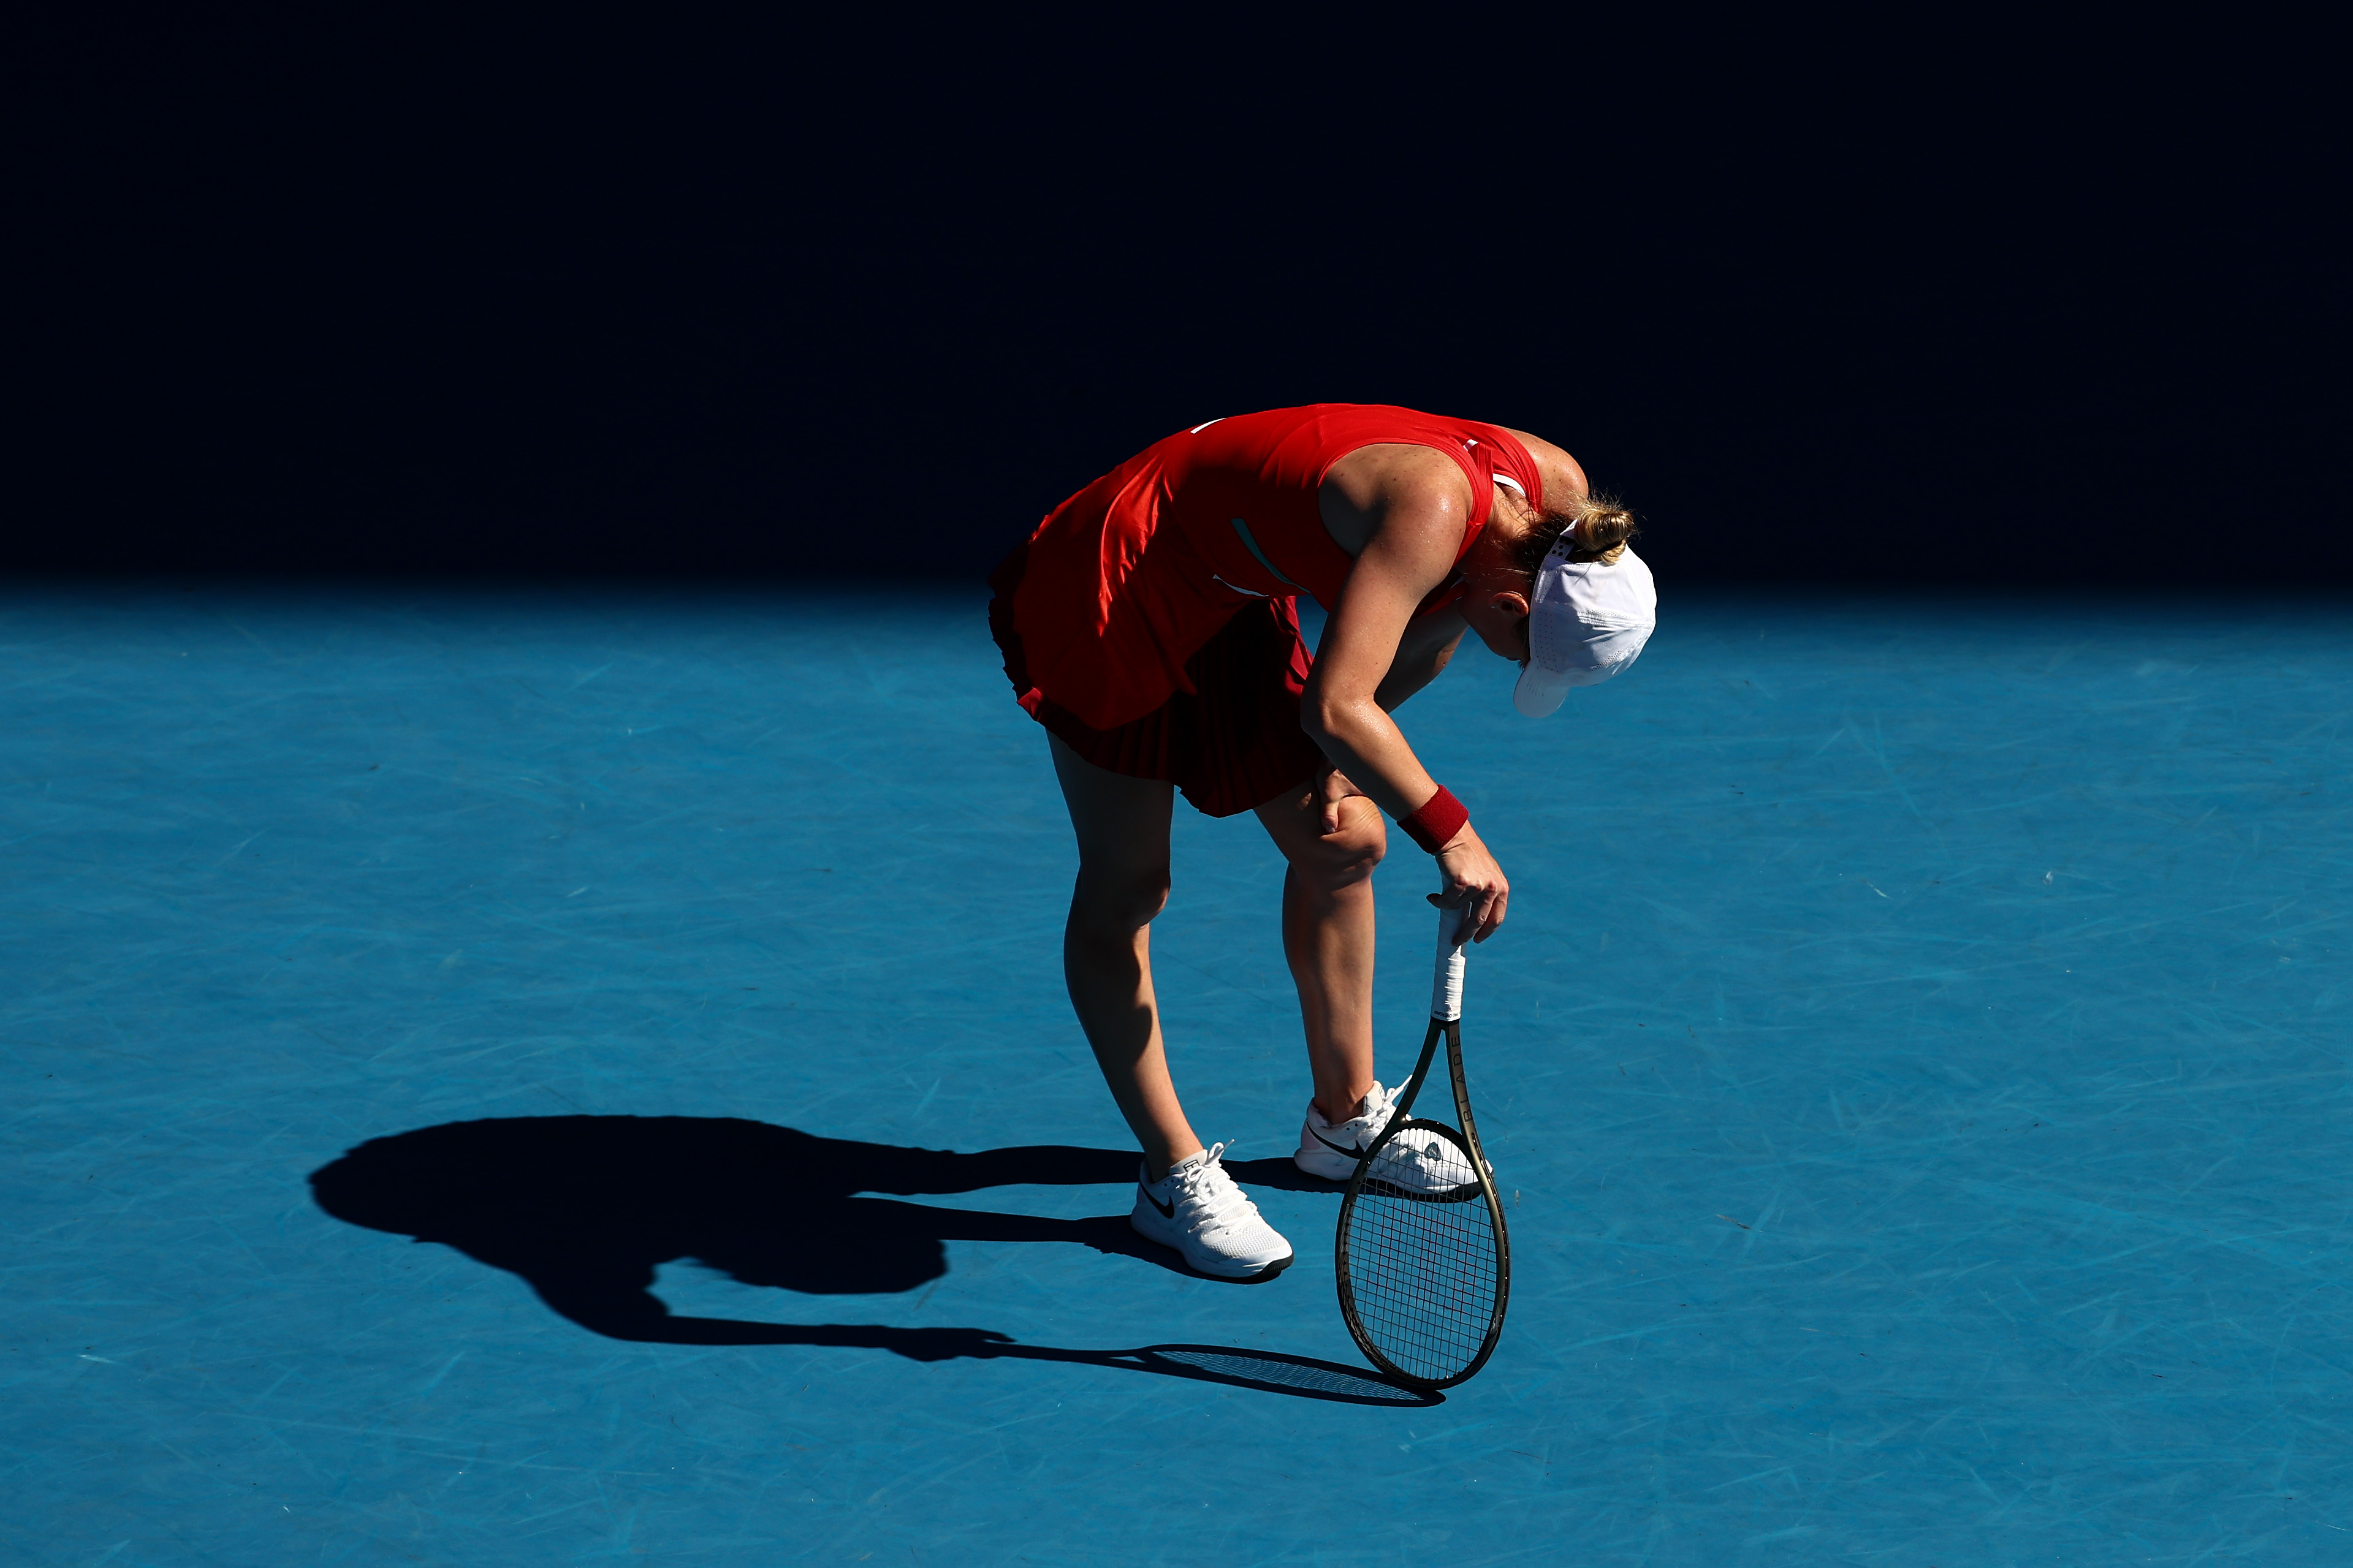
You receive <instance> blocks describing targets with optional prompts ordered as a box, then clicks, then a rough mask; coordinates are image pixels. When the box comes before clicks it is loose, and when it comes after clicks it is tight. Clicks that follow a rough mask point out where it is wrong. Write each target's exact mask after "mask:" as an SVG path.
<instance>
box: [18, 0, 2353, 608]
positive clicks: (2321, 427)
mask: <svg viewBox="0 0 2353 1568" xmlns="http://www.w3.org/2000/svg"><path fill="white" fill-rule="evenodd" d="M2164 26H2168V25H2164V24H2155V23H2151V22H2149V21H2147V19H2136V21H2135V22H2134V23H2133V25H2132V27H2131V28H2130V29H2129V30H2121V29H2118V30H2108V29H2102V28H2099V27H2095V26H2091V25H2088V24H2087V25H2084V27H2082V28H2081V29H2080V30H2077V31H2073V32H2070V31H2065V30H2063V29H2059V28H2054V27H2053V26H2051V25H2049V24H2045V23H2037V24H2035V26H2033V28H2031V29H2026V30H2003V29H2001V28H2000V27H1998V26H1995V25H1993V24H1990V23H1989V22H1987V21H1986V20H1985V19H1983V18H1979V17H1972V18H1969V19H1966V20H1964V19H1961V18H1959V17H1957V16H1956V18H1955V19H1953V20H1951V21H1948V22H1936V21H1934V20H1931V21H1926V22H1923V21H1920V20H1917V19H1907V20H1906V21H1905V22H1904V23H1902V24H1898V25H1895V26H1887V25H1880V24H1874V25H1873V29H1872V30H1857V29H1852V28H1845V29H1839V30H1830V29H1825V28H1817V29H1816V30H1814V31H1812V32H1803V31H1793V30H1791V29H1790V28H1789V27H1788V26H1785V25H1783V24H1780V23H1778V22H1776V23H1771V24H1766V23H1740V24H1736V25H1734V26H1733V27H1731V28H1723V27H1718V26H1715V25H1711V26H1710V27H1709V28H1707V29H1705V30H1702V29H1699V28H1696V27H1689V26H1683V27H1678V26H1673V25H1669V24H1661V25H1657V26H1652V27H1651V28H1650V29H1649V30H1646V31H1639V32H1637V31H1630V30H1627V29H1624V28H1620V29H1617V30H1611V29H1609V28H1599V29H1597V28H1592V27H1589V26H1586V25H1584V24H1583V23H1579V24H1577V26H1568V25H1567V24H1563V25H1560V26H1556V27H1554V28H1553V29H1551V30H1549V31H1541V30H1540V31H1526V30H1509V29H1505V28H1504V27H1503V26H1501V25H1500V24H1497V23H1493V22H1492V21H1490V22H1483V23H1482V22H1477V21H1457V22H1454V23H1451V24H1440V23H1438V22H1433V21H1430V20H1416V21H1412V22H1410V23H1409V22H1406V21H1403V20H1398V21H1396V22H1379V23H1368V22H1367V21H1366V19H1365V18H1364V17H1362V16H1348V15H1344V14H1341V13H1337V12H1335V13H1333V14H1331V15H1330V16H1309V15H1302V16H1297V17H1294V18H1293V19H1291V20H1289V21H1284V22H1272V21H1270V20H1268V19H1267V18H1265V17H1263V16H1255V15H1253V16H1247V17H1244V16H1229V17H1224V18H1222V19H1221V18H1219V17H1216V16H1207V15H1199V16H1188V17H1187V18H1186V19H1184V20H1183V22H1182V23H1181V24H1177V25H1166V24H1164V25H1159V26H1146V25H1145V24H1142V23H1125V22H1117V21H1110V20H1103V19H1100V18H1089V19H1087V20H1085V21H1083V22H1079V21H1068V20H1066V21H1058V22H1052V23H1048V22H1028V21H999V20H989V21H976V20H958V21H952V22H947V23H943V22H941V21H940V20H939V19H938V18H936V17H935V16H929V15H920V16H919V15H917V14H914V13H900V12H895V11H890V10H876V9H867V10H862V11H860V13H859V19H857V20H845V19H842V18H840V17H835V18H832V19H828V20H824V21H819V22H815V23H806V24H804V23H797V22H796V23H790V24H786V23H774V24H769V25H765V26H741V27H739V26H735V25H733V24H728V25H713V24H710V23H704V22H682V21H679V20H676V19H670V18H665V19H663V20H662V21H661V22H660V23H659V24H647V23H616V22H613V21H610V20H603V19H598V20H590V19H584V18H578V17H567V18H565V20H564V21H563V22H562V23H561V24H555V23H549V24H545V25H540V26H522V25H515V26H508V27H507V28H506V30H504V31H499V30H495V29H494V28H493V27H491V26H484V25H481V24H478V23H476V22H473V21H469V22H467V23H465V24H462V25H460V24H454V23H452V24H446V25H435V26H426V25H422V24H418V23H416V22H413V21H410V20H407V19H396V18H388V17H387V18H379V19H375V20H373V21H369V22H366V23H350V22H334V23H328V24H321V23H318V22H315V21H303V22H300V23H292V22H287V21H284V20H282V19H280V20H278V21H273V22H271V23H269V24H267V25H261V24H245V23H235V24H231V23H209V22H189V21H185V20H175V21H173V22H171V23H168V24H154V23H143V24H142V25H137V26H134V25H131V24H128V23H123V22H120V21H117V22H112V23H108V22H103V21H100V22H93V21H91V20H90V18H89V17H87V16H84V15H82V14H80V13H79V12H76V13H71V14H69V13H67V12H65V11H63V10H58V11H54V12H52V13H50V14H48V15H47V17H46V18H44V17H42V16H40V15H39V14H36V16H35V20H34V21H33V23H32V24H31V25H30V26H28V27H26V28H25V29H24V30H23V31H22V32H21V33H20V34H19V35H18V37H17V43H16V47H15V48H14V49H13V50H12V53H13V55H14V57H15V60H16V63H15V64H14V65H13V66H11V67H9V68H8V72H9V76H10V78H11V80H10V82H9V84H8V86H9V91H8V94H7V97H8V99H9V100H10V102H11V103H12V105H13V108H12V110H10V113H11V116H12V118H13V120H14V121H15V130H14V132H12V142H13V145H14V146H15V147H16V152H17V154H18V157H19V159H20V160H21V164H22V167H21V168H20V174H22V175H25V176H29V177H28V178H26V179H24V180H22V181H20V185H19V188H20V191H21V192H22V193H23V195H22V198H21V201H20V205H19V207H18V212H19V216H21V217H23V218H24V219H25V220H26V221H25V222H24V223H23V224H22V226H21V227H20V231H19V232H20V237H21V245H22V248H21V249H20V251H19V255H18V259H17V263H16V265H17V267H18V268H19V279H20V283H19V288H18V289H17V293H16V298H17V303H18V307H19V308H18V309H17V310H16V311H14V312H12V314H13V315H14V316H15V317H16V326H15V336H16V340H17V342H16V348H15V352H13V353H12V354H11V356H10V357H11V360H12V362H13V363H14V365H15V367H16V375H17V377H19V378H20V383H19V387H18V397H17V400H16V401H17V403H18V405H19V416H18V417H17V418H16V419H15V420H14V421H12V428H11V431H10V433H9V436H8V440H9V443H10V445H11V446H12V447H14V448H15V450H14V454H13V456H12V458H11V459H10V462H11V471H12V474H13V476H14V478H13V479H12V483H11V492H12V494H11V501H12V508H11V510H12V511H13V512H15V514H16V519H17V523H16V526H15V527H14V528H12V529H11V530H10V531H9V534H8V537H7V539H6V541H5V553H0V569H16V570H59V569H63V570H73V571H85V572H90V571H94V572H101V573H134V574H138V573H153V572H188V571H197V572H218V573H237V574H243V573H251V572H256V571H261V572H282V573H298V574H302V573H322V572H323V573H333V574H361V575H382V574H403V575H407V574H458V575H469V576H470V575H480V574H494V575H507V576H518V575H519V576H523V577H546V576H556V575H575V574H604V575H620V576H625V577H629V578H641V577H644V576H648V575H663V574H690V575H716V576H721V577H727V578H760V577H772V576H776V575H792V574H807V573H843V572H846V573H849V574H856V575H860V576H863V577H869V578H872V579H875V580H878V581H890V580H893V579H897V578H901V577H903V576H904V575H905V574H910V573H915V574H935V575H942V576H946V577H952V578H953V577H963V578H966V579H969V578H971V577H973V576H975V575H976V574H980V573H982V572H985V571H986V570H987V566H988V565H989V564H990V563H992V562H993V561H994V559H995V558H996V557H997V555H998V554H1000V553H1001V552H1002V551H1003V550H1004V549H1005V548H1006V547H1007V545H1008V543H1009V542H1012V541H1013V540H1015V539H1017V538H1018V537H1019V536H1020V535H1021V534H1022V533H1023V532H1024V531H1026V530H1027V529H1028V528H1029V526H1030V525H1031V524H1032V523H1034V521H1036V519H1037V517H1038V516H1039V514H1040V513H1041V512H1042V511H1044V510H1046V509H1047V508H1049V507H1050V506H1051V505H1052V504H1053V503H1054V502H1055V501H1056V500H1059V499H1060V497H1061V496H1063V495H1064V494H1066V493H1068V492H1069V491H1071V489H1075V488H1077V487H1078V486H1079V485H1081V484H1082V483H1083V482H1085V481H1086V480H1087V479H1090V478H1092V476H1093V475H1094V474H1096V473H1098V472H1100V471H1101V470H1103V468H1107V467H1108V466H1110V465H1111V464H1113V462H1115V461H1117V460H1118V459H1119V458H1122V457H1124V456H1125V455H1126V454H1127V453H1129V452H1131V451H1133V450H1134V449H1135V448H1137V447H1141V446H1143V445H1144V444H1145V443H1147V442H1149V441H1151V440H1153V439H1155V438H1157V437H1160V436H1162V435H1164V434H1166V433H1167V432H1168V431H1170V430H1172V429H1175V428H1176V427H1178V426H1184V425H1187V424H1191V423H1195V422H1198V421H1199V420H1202V419H1206V418H1208V417H1211V416H1218V415H1221V414H1228V413H1232V412H1237V411H1241V410H1247V409H1250V408H1256V407H1263V406H1271V405H1282V404H1287V403H1295V402H1304V401H1313V400H1317V399H1341V400H1362V401H1395V402H1401V403H1406V404H1411V405H1420V406H1426V407H1431V408H1437V409H1441V410H1445V411H1449V412H1454V413H1459V414H1462V415H1467V416H1479V417H1485V418H1492V419H1495V420H1499V421H1503V422H1506V423H1511V424H1515V425H1519V426H1525V427H1528V428H1532V429H1535V430H1536V431H1539V432H1542V433H1545V434H1546V435H1548V436H1550V437H1554V438H1556V439H1557V440H1559V441H1561V442H1562V443H1563V444H1565V445H1566V446H1567V447H1570V448H1571V449H1572V450H1573V451H1575V452H1576V453H1577V455H1578V456H1579V457H1580V458H1583V459H1584V460H1585V461H1586V463H1587V465H1588V468H1589V469H1590V470H1591V471H1592V473H1593V474H1594V475H1595V477H1596V478H1597V479H1599V481H1601V482H1603V483H1606V484H1609V485H1610V486H1612V487H1615V488H1616V489H1620V491H1622V492H1623V494H1624V495H1625V496H1626V498H1627V499H1628V500H1630V501H1631V502H1632V503H1633V504H1634V505H1635V506H1636V507H1637V508H1638V509H1639V510H1641V511H1642V512H1643V513H1644V514H1645V515H1646V517H1647V518H1648V520H1649V525H1650V529H1651V532H1650V536H1649V542H1648V544H1647V546H1646V549H1647V552H1648V553H1649V554H1650V556H1651V559H1652V560H1653V561H1654V562H1655V563H1657V564H1658V566H1659V567H1660V569H1661V571H1662V573H1664V574H1668V575H1669V576H1670V578H1671V580H1673V581H1680V582H1697V581H1704V580H1715V581H1725V582H1754V581H1759V580H1772V579H1812V578H1818V577H1823V576H1828V577H1832V578H1838V579H1843V580H1848V581H1855V582H1882V583H1900V582H1915V583H1917V582H1926V583H1936V584H1957V583H1989V584H2009V583H2017V582H2036V583H2076V584H2084V583H2126V582H2172V581H2179V580H2182V579H2183V578H2185V577H2189V578H2206V577H2209V576H2213V575H2221V576H2223V577H2227V578H2232V579H2235V580H2239V581H2245V582H2259V583H2261V582H2268V583H2309V582H2313V581H2316V580H2331V579H2334V580H2340V581H2341V580H2343V579H2345V578H2347V577H2348V574H2353V552H2348V549H2347V547H2346V546H2345V544H2344V543H2343V542H2342V539H2343V527H2342V524H2343V522H2344V519H2345V511H2346V508H2345V503H2344V500H2343V486H2342V484H2341V483H2340V482H2339V479H2338V470H2339V468H2341V456H2340V455H2341V453H2342V451H2343V447H2344V436H2343V431H2344V427H2345V416H2346V398H2345V393H2344V386H2343V379H2342V376H2341V374H2339V369H2338V367H2339V366H2341V364H2342V363H2343V359H2342V354H2341V352H2340V350H2339V349H2338V347H2337V344H2338V343H2339V342H2340V341H2341V337H2342V326H2343V308H2342V305H2341V302H2340V300H2341V290H2340V289H2337V288H2336V287H2335V284H2336V281H2337V279H2339V278H2341V276H2342V274H2343V263H2342V246H2341V241H2342V230H2343V218H2342V216H2341V215H2342V211H2343V203H2342V201H2341V200H2340V199H2339V195H2338V194H2339V193H2340V192H2341V189H2342V178H2341V169H2340V168H2339V166H2338V163H2337V157H2336V153H2335V152H2334V148H2335V147H2336V146H2337V144H2339V142H2340V141H2341V137H2340V134H2339V132H2340V131H2341V125H2340V124H2339V122H2338V119H2337V113H2336V111H2334V110H2329V111H2326V112H2325V111H2324V100H2323V97H2322V92H2323V88H2324V85H2325V84H2324V83H2323V82H2322V81H2321V80H2320V79H2319V77H2318V74H2317V71H2318V68H2317V66H2316V64H2313V63H2307V62H2314V61H2316V60H2317V58H2320V57H2321V56H2322V55H2323V54H2324V53H2325V52H2326V51H2325V50H2324V49H2323V48H2322V47H2321V44H2322V42H2323V40H2320V39H2318V38H2316V37H2300V36H2298V35H2296V34H2295V33H2293V32H2291V31H2287V30H2285V29H2284V27H2283V26H2281V24H2278V23H2276V22H2272V23H2263V24H2260V25H2259V24H2255V23H2252V22H2248V23H2240V24H2234V25H2231V26H2228V27H2227V28H2226V29H2223V30H2217V29H2216V28H2215V27H2212V26H2207V27H2204V28H2198V27H2191V26H2186V25H2172V26H2171V30H2169V31H2168V30H2161V29H2162V28H2163V27H2164ZM2259 26H2260V27H2263V28H2270V29H2272V30H2270V31H2261V30H2258V29H2259Z"/></svg>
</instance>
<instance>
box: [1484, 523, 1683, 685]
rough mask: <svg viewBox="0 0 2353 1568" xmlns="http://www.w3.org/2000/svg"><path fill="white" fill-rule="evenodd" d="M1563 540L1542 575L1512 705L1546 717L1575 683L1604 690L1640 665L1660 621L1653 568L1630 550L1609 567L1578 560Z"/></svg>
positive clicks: (1566, 540) (1531, 607) (1566, 541)
mask: <svg viewBox="0 0 2353 1568" xmlns="http://www.w3.org/2000/svg"><path fill="white" fill-rule="evenodd" d="M1568 550H1569V541H1568V539H1567V536H1566V535H1563V536H1562V538H1561V541H1560V542H1559V543H1557V544H1555V545H1554V546H1553V547H1552V553H1551V554H1549V555H1546V557H1545V563H1544V569H1543V570H1542V571H1540V572H1538V573H1537V574H1536V594H1535V602H1534V603H1533V604H1532V605H1530V607H1529V610H1528V655H1529V658H1528V662H1527V665H1526V667H1525V668H1523V669H1522V670H1521V671H1520V683H1519V685H1517V686H1516V687H1514V688H1513V689H1512V706H1513V707H1514V708H1517V709H1518V710H1520V711H1521V712H1523V713H1525V714H1526V715H1527V716H1528V717H1529V718H1531V719H1541V718H1543V717H1544V716H1545V715H1546V714H1547V713H1549V712H1551V711H1552V710H1554V709H1556V708H1557V707H1559V706H1560V702H1561V699H1562V698H1564V697H1567V695H1568V689H1569V688H1570V687H1572V686H1599V684H1600V683H1601V682H1603V681H1605V680H1607V679H1609V678H1610V677H1611V676H1613V675H1615V674H1617V673H1618V672H1619V671H1620V670H1621V669H1623V668H1626V667H1627V666H1628V665H1630V664H1631V663H1633V662H1634V656H1635V655H1636V654H1639V653H1641V651H1642V645H1643V644H1644V643H1646V642H1648V641H1650V640H1651V628H1652V627H1654V626H1657V625H1658V624H1659V590H1658V586H1657V584H1654V583H1652V582H1651V569H1650V567H1648V566H1646V565H1644V564H1643V563H1642V558H1641V556H1639V555H1637V554H1635V553H1634V552H1633V551H1631V550H1628V551H1626V552H1623V553H1622V554H1620V556H1619V557H1618V559H1617V561H1616V562H1615V563H1612V564H1610V565H1607V566H1605V565H1603V564H1602V563H1600V562H1599V561H1571V560H1570V559H1569V558H1568Z"/></svg>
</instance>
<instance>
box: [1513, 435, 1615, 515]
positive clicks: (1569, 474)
mask: <svg viewBox="0 0 2353 1568" xmlns="http://www.w3.org/2000/svg"><path fill="white" fill-rule="evenodd" d="M1496 428H1497V429H1499V430H1501V431H1503V432H1504V435H1506V436H1509V437H1512V438H1513V439H1514V440H1515V441H1517V442H1518V443H1519V444H1520V445H1521V446H1523V447H1526V448H1527V449H1528V456H1529V457H1531V458H1535V460H1536V472H1537V473H1539V474H1541V475H1543V476H1544V488H1545V495H1546V497H1547V498H1551V497H1554V496H1574V497H1577V499H1579V500H1582V499H1583V498H1584V497H1586V496H1588V495H1590V494H1592V493H1593V487H1592V486H1591V485H1590V484H1589V483H1588V482H1587V480H1586V478H1585V469H1584V468H1582V467H1581V466H1579V464H1578V463H1577V459H1576V458H1572V457H1570V456H1569V455H1568V454H1567V452H1565V451H1563V450H1562V449H1561V448H1560V447H1556V446H1554V445H1553V444H1552V443H1551V442H1549V441H1547V440H1546V439H1545V438H1544V437H1541V436H1531V435H1529V434H1528V433H1527V432H1526V431H1525V430H1514V429H1513V428H1512V427H1511V426H1508V425H1499V426H1496Z"/></svg>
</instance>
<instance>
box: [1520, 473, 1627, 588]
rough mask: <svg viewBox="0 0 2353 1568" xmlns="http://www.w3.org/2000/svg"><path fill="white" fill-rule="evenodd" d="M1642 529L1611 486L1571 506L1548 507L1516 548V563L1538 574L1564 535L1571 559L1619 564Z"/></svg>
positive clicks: (1612, 564) (1524, 569) (1585, 496)
mask: <svg viewBox="0 0 2353 1568" xmlns="http://www.w3.org/2000/svg"><path fill="white" fill-rule="evenodd" d="M1638 531H1639V525H1638V524H1637V523H1636V521H1635V519H1634V514H1633V513H1632V512H1630V511H1629V510H1626V508H1625V507H1624V506H1622V505H1620V502H1619V500H1618V498H1617V497H1616V496H1614V495H1611V494H1610V493H1609V491H1607V490H1595V491H1594V492H1593V493H1592V494H1590V495H1583V496H1579V497H1577V499H1576V500H1572V501H1570V502H1569V503H1568V504H1567V506H1563V507H1550V508H1547V509H1546V510H1545V513H1544V515H1543V516H1541V517H1539V518H1537V519H1536V521H1535V527H1534V528H1532V529H1530V530H1529V531H1528V533H1527V537H1525V539H1522V540H1521V541H1520V542H1519V543H1518V545H1517V547H1516V548H1515V549H1514V552H1513V556H1514V560H1513V564H1514V565H1516V566H1517V567H1518V568H1519V569H1520V570H1521V571H1523V572H1525V573H1526V574H1528V575H1529V576H1530V577H1534V576H1535V574H1537V573H1538V572H1541V571H1542V570H1544V563H1545V557H1546V556H1547V555H1549V554H1551V553H1552V547H1553V546H1554V545H1555V544H1556V543H1558V542H1560V541H1561V539H1562V538H1563V537H1566V538H1567V540H1568V549H1567V552H1565V553H1566V554H1567V556H1568V558H1569V559H1570V560H1571V561H1579V562H1583V561H1599V563H1602V564H1603V565H1605V566H1615V565H1616V564H1617V563H1618V558H1619V557H1620V556H1621V555H1623V554H1625V553H1626V543H1627V542H1628V541H1629V540H1630V539H1632V538H1633V537H1634V536H1635V534H1636V533H1637V532H1638Z"/></svg>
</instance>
